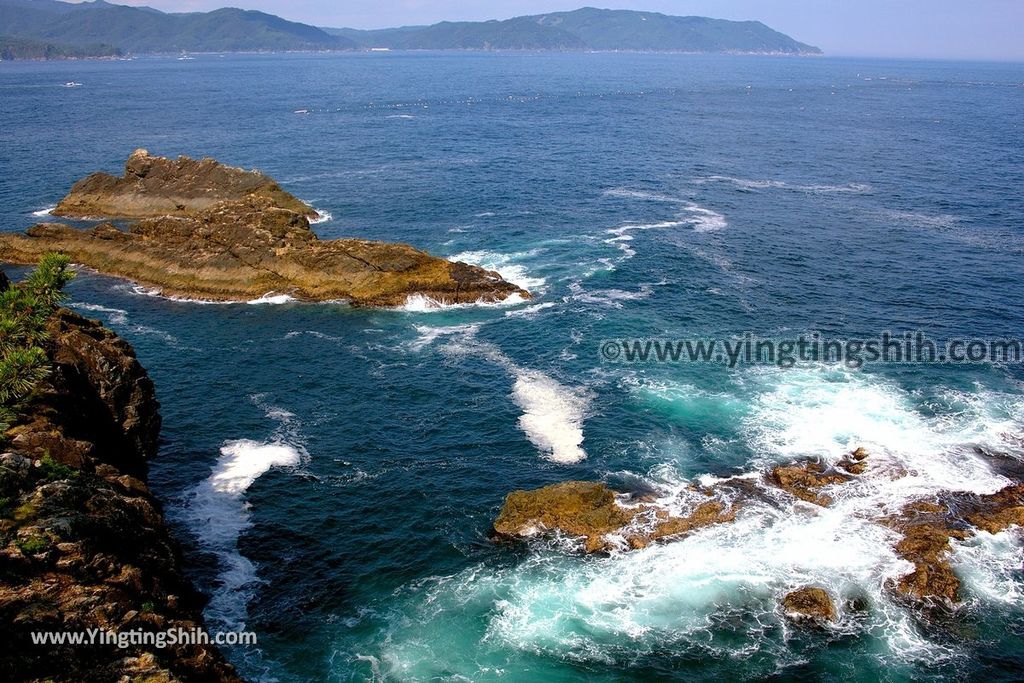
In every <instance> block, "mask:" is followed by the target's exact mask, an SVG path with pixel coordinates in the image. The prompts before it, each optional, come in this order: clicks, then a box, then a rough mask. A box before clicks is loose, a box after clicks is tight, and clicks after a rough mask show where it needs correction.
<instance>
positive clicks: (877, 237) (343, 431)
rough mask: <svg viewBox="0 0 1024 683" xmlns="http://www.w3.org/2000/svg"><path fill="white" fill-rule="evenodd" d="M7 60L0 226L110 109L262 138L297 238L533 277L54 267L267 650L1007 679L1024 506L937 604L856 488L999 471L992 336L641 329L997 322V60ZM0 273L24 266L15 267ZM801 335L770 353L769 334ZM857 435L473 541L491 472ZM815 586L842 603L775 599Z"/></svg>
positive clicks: (741, 453) (679, 477)
mask: <svg viewBox="0 0 1024 683" xmlns="http://www.w3.org/2000/svg"><path fill="white" fill-rule="evenodd" d="M194 57H195V58H194V59H190V60H180V59H177V58H174V57H168V58H156V57H154V58H137V59H134V60H131V61H68V62H4V63H0V122H2V125H0V169H2V170H0V229H2V230H6V231H21V230H24V229H25V228H27V227H29V226H31V225H33V224H34V223H36V222H39V221H43V220H52V219H50V218H48V211H49V210H50V209H52V207H53V206H54V205H55V204H56V203H57V201H59V200H60V198H61V197H62V196H63V195H64V194H65V193H66V192H67V191H68V189H69V188H70V186H71V185H72V184H73V183H74V182H75V181H76V180H78V179H80V178H82V177H84V176H85V175H87V174H88V173H91V172H93V171H96V170H104V171H108V172H112V173H119V172H120V169H121V168H122V166H123V164H124V161H125V159H126V158H127V157H128V155H129V154H130V153H131V152H132V150H134V149H135V148H138V147H143V148H146V149H148V150H149V151H150V152H151V153H154V154H159V155H164V156H177V155H179V154H185V155H189V156H193V157H203V156H211V157H214V158H216V159H218V160H220V161H222V162H224V163H227V164H230V165H233V166H239V167H243V168H246V169H249V168H256V169H259V170H261V171H263V172H265V173H267V174H269V175H271V176H273V177H274V178H275V179H277V180H278V181H279V182H280V183H281V185H282V186H284V188H286V189H287V190H289V191H290V192H292V193H294V194H295V195H297V196H298V197H300V198H301V199H303V200H306V201H307V202H309V203H310V204H311V205H312V206H314V207H316V209H317V210H318V211H320V212H321V213H322V215H323V219H322V220H321V221H320V222H318V223H317V224H316V225H314V226H313V228H314V229H315V230H316V232H317V234H318V235H319V236H320V237H321V238H324V239H330V238H337V237H359V238H366V239H373V240H388V241H398V242H405V243H409V244H412V245H415V246H416V247H418V248H422V249H425V250H427V251H429V252H431V253H433V254H437V255H440V256H445V257H450V258H453V259H457V260H461V261H465V262H468V263H473V264H477V265H480V266H483V267H485V268H488V269H491V270H495V271H497V272H498V273H500V274H501V275H502V276H504V277H505V278H506V279H508V280H510V281H512V282H514V283H517V284H519V285H521V286H522V287H524V288H525V289H527V290H529V291H530V292H531V293H532V294H533V298H532V299H530V300H528V301H516V300H513V301H509V302H505V303H504V304H502V305H468V306H457V307H455V306H448V305H445V304H444V302H438V301H432V300H429V299H425V298H422V297H419V298H417V297H412V298H410V299H409V301H408V302H407V304H406V305H405V306H404V307H400V308H395V309H356V308H351V307H349V306H346V305H345V304H343V303H323V304H310V303H301V302H296V301H293V300H290V299H289V298H288V297H287V296H282V295H281V293H268V295H267V296H266V297H263V298H261V299H259V300H256V301H250V302H239V303H237V304H208V303H202V302H190V301H179V300H171V299H167V298H162V297H161V296H159V294H158V293H157V292H153V291H149V290H147V289H146V288H144V287H139V286H136V285H133V284H131V283H127V282H123V281H119V280H116V279H112V278H108V277H103V276H101V275H98V274H96V273H93V272H89V271H88V270H84V269H83V270H81V272H80V273H79V276H78V278H77V279H76V280H75V281H74V282H73V283H72V284H71V286H70V287H69V294H70V298H69V302H68V305H69V306H70V307H72V308H73V309H75V310H77V311H79V312H81V313H82V314H84V315H86V316H89V317H91V318H95V319H98V320H101V321H102V322H103V323H104V324H106V325H108V326H109V327H110V328H111V329H113V330H115V331H116V332H118V333H119V334H120V335H122V336H123V337H124V338H125V339H127V340H128V341H129V342H131V344H132V345H133V346H134V347H135V349H136V351H137V353H138V356H139V358H140V360H141V362H142V363H143V365H145V367H146V368H147V369H148V370H149V373H150V375H151V376H152V378H153V380H154V381H155V383H156V386H157V389H158V397H159V400H160V402H161V404H162V414H163V418H164V429H163V434H162V439H161V447H160V452H159V455H158V457H156V458H155V459H154V460H153V461H152V462H151V463H150V480H151V484H152V487H153V489H154V490H155V492H156V493H157V495H158V496H159V498H160V499H161V501H162V502H163V505H164V506H165V508H166V511H167V516H168V519H169V520H170V522H171V524H172V525H173V531H174V533H175V535H176V536H177V538H178V539H179V540H180V542H181V543H182V545H183V547H184V552H185V560H186V563H187V567H188V570H189V573H190V576H191V577H192V579H193V580H194V581H195V583H196V585H197V586H198V587H199V588H200V590H201V591H203V592H204V593H205V594H206V595H207V596H208V597H209V604H208V605H207V607H206V610H205V615H206V619H207V622H208V625H209V627H210V629H211V630H220V631H250V632H253V633H255V634H257V636H258V643H257V644H256V645H249V646H234V647H227V648H225V652H226V653H227V655H228V657H229V659H230V660H231V661H232V662H233V663H234V664H235V665H236V666H237V668H238V670H239V672H240V673H241V674H242V675H243V676H244V677H246V678H248V679H250V680H254V681H288V682H290V681H509V682H518V681H545V682H548V681H550V682H556V681H566V682H569V681H626V680H629V681H665V680H677V681H723V680H729V681H733V680H735V681H753V680H777V681H791V680H793V681H876V680H886V681H904V680H915V681H931V680H935V681H938V680H964V679H973V680H987V681H1009V680H1019V679H1020V678H1021V676H1022V671H1024V645H1022V643H1024V640H1022V637H1024V571H1022V563H1024V551H1022V545H1021V534H1020V531H1019V530H1014V529H1011V530H1009V531H1005V532H1003V533H1000V534H995V535H992V534H988V533H985V532H979V533H978V534H976V535H975V536H973V537H971V538H969V539H967V540H964V541H957V542H956V543H955V544H954V547H953V552H952V556H951V557H952V563H953V566H954V568H955V571H956V573H957V575H958V576H959V577H960V578H961V579H962V581H963V588H962V598H963V600H962V603H961V604H960V605H959V606H958V607H957V608H956V609H955V610H954V611H952V612H951V613H948V614H944V615H941V616H939V617H932V618H927V617H925V616H924V615H922V614H921V613H920V612H919V611H918V610H916V609H915V608H914V607H913V606H912V605H909V604H907V603H906V602H904V601H902V600H899V599H897V598H895V597H894V595H893V593H892V591H891V590H890V589H889V588H888V586H889V585H890V584H891V582H892V581H893V580H894V579H897V578H898V577H900V576H902V575H904V574H906V573H908V572H909V571H910V568H911V567H910V565H909V564H908V563H907V562H906V561H904V560H902V559H900V557H899V556H897V554H896V553H895V551H894V549H893V545H894V544H895V543H896V542H897V541H898V539H899V537H898V535H896V533H895V532H894V531H892V530H890V529H888V528H886V527H884V526H882V525H879V524H877V523H876V522H875V521H873V520H875V519H877V518H878V517H879V516H882V515H884V514H888V513H894V512H896V511H898V510H899V509H900V508H901V507H902V506H903V505H904V504H906V503H907V502H910V501H913V500H919V499H929V498H934V497H935V496H936V495H937V494H939V493H941V492H948V491H961V492H974V493H981V494H984V493H992V492H994V491H996V490H998V489H1000V488H1002V487H1003V486H1005V485H1007V484H1008V483H1009V482H1010V481H1011V480H1013V479H1014V478H1016V479H1019V478H1020V476H1021V471H1022V469H1024V372H1022V367H1021V365H1020V363H1014V362H980V363H923V362H921V363H916V362H915V363H896V362H888V363H884V362H877V363H864V364H863V365H860V366H858V367H855V366H856V365H857V364H855V363H848V362H834V361H830V360H827V359H819V360H817V361H814V360H809V361H800V362H796V363H795V364H793V365H792V367H783V364H781V363H773V362H749V363H737V364H736V365H735V366H733V367H730V364H729V363H720V362H714V361H713V360H712V361H710V362H702V361H700V360H699V359H698V360H695V361H689V360H686V359H685V358H684V359H682V360H678V361H673V360H672V359H667V360H665V361H664V362H659V361H657V360H656V359H655V360H651V359H650V358H649V359H648V361H646V362H643V361H636V360H634V361H629V360H624V359H623V358H621V357H620V358H618V359H614V358H610V354H608V353H607V352H603V349H605V348H606V347H605V345H606V344H607V343H608V342H612V343H613V344H622V343H624V342H627V341H629V340H651V339H668V340H684V339H685V340H701V339H703V340H730V339H732V340H736V339H743V338H744V337H745V336H747V335H752V336H755V337H756V338H758V339H795V338H797V337H798V336H799V335H801V334H812V333H818V334H819V335H821V336H822V337H823V338H824V337H827V338H834V339H841V340H849V339H875V338H878V337H879V336H880V335H882V334H884V333H886V332H890V333H892V334H894V335H900V334H903V333H904V332H908V331H910V332H915V333H916V332H917V331H922V332H923V333H925V334H927V335H929V337H930V338H934V339H954V338H958V339H982V340H987V339H1007V338H1020V337H1022V336H1024V309H1022V307H1021V304H1020V296H1021V288H1022V285H1024V214H1022V206H1024V65H1021V64H1013V63H981V62H940V61H892V60H868V59H844V58H785V57H768V56H702V55H683V54H629V53H620V54H612V53H595V54H584V53H570V54H561V53H431V52H423V53H403V52H391V53H373V54H263V55H217V54H210V55H195V56H194ZM5 269H6V270H7V272H8V273H9V274H10V275H12V276H14V277H18V276H21V275H23V274H24V273H25V272H26V269H25V268H21V267H10V266H8V267H6V268H5ZM787 365H788V364H787ZM857 447H864V448H865V449H867V450H868V451H869V452H870V454H871V456H870V459H869V462H870V463H871V467H870V468H869V469H868V471H867V473H866V474H864V475H863V476H862V477H860V478H858V479H857V481H856V482H854V483H850V484H847V485H844V487H836V492H835V494H834V495H835V497H836V500H835V503H834V504H833V505H832V506H830V507H818V506H813V505H809V504H806V503H800V502H795V501H793V500H792V499H789V498H787V497H785V496H782V495H779V494H778V493H777V492H776V494H774V495H763V496H760V497H758V496H753V497H751V498H750V500H748V501H747V502H746V503H745V504H744V506H743V507H742V508H741V509H740V510H739V512H738V514H737V518H736V520H735V522H733V523H731V524H722V525H718V526H714V527H708V528H705V529H702V530H700V531H698V532H696V533H693V534H692V535H690V536H689V537H686V538H684V539H682V540H678V541H676V542H673V543H665V544H655V545H651V546H649V547H647V548H644V549H642V550H634V551H625V550H622V551H619V550H615V551H613V552H610V553H603V554H597V555H584V554H581V553H578V552H575V549H576V548H575V546H574V545H573V543H574V541H573V540H572V539H568V538H559V537H557V536H556V537H547V538H543V537H538V538H535V539H533V540H531V541H529V542H524V543H521V544H516V543H500V542H496V541H495V540H493V539H492V537H491V533H490V532H491V525H492V522H493V521H494V519H495V517H496V515H497V513H498V511H499V509H500V508H501V505H502V501H503V500H504V497H505V495H506V494H507V493H509V492H510V491H512V490H516V489H532V488H537V487H541V486H544V485H547V484H552V483H555V482H560V481H566V480H596V481H602V482H605V483H607V484H608V485H609V486H611V487H612V488H614V489H616V490H618V491H624V492H635V493H642V494H644V495H645V496H646V497H647V498H649V499H657V500H658V501H661V502H662V503H663V504H664V505H665V506H667V508H671V506H672V505H675V504H677V503H678V501H681V500H684V499H685V498H686V496H687V495H689V494H688V493H687V492H688V491H691V490H692V488H693V486H694V485H697V484H703V485H710V484H713V483H714V482H716V481H718V480H720V479H724V478H729V477H737V476H738V477H743V478H746V479H748V480H749V481H750V482H752V483H753V484H754V485H757V482H759V481H761V476H762V474H763V473H764V472H765V471H767V470H770V469H771V468H772V467H774V466H776V465H780V464H788V463H792V462H797V461H801V460H804V459H808V458H811V459H818V460H821V461H824V462H826V463H834V462H836V461H838V460H840V459H841V458H843V457H844V455H845V454H846V453H848V452H850V451H851V450H853V449H855V448H857ZM802 586H819V587H822V588H825V589H826V590H827V591H828V592H829V593H830V594H831V595H832V596H833V598H834V599H835V601H836V604H837V608H838V610H839V620H838V621H837V622H836V623H835V624H832V625H830V626H826V627H823V628H803V627H800V626H796V625H794V624H793V623H791V622H790V621H789V620H788V619H787V618H786V616H785V615H784V614H783V610H782V608H781V607H780V605H779V601H780V599H781V597H782V596H783V595H785V594H786V593H787V592H788V591H791V590H793V589H795V588H799V587H802Z"/></svg>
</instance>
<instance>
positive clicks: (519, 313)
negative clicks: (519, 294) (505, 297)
mask: <svg viewBox="0 0 1024 683" xmlns="http://www.w3.org/2000/svg"><path fill="white" fill-rule="evenodd" d="M555 305H556V304H555V303H554V302H552V301H547V302H544V303H542V304H533V305H532V306H526V307H524V308H519V309H516V310H514V311H506V312H505V317H506V318H532V317H533V316H535V315H537V314H538V313H540V312H541V311H546V310H548V309H549V308H554V307H555Z"/></svg>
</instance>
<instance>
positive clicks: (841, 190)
mask: <svg viewBox="0 0 1024 683" xmlns="http://www.w3.org/2000/svg"><path fill="white" fill-rule="evenodd" d="M692 182H693V183H694V184H697V185H704V184H707V183H729V184H731V185H734V186H735V187H738V188H740V189H742V190H789V191H792V192H806V193H810V194H867V193H869V192H871V191H872V188H871V186H870V185H868V184H867V183H846V184H842V185H829V184H818V185H800V184H798V183H787V182H785V181H783V180H748V179H746V178H733V177H731V176H723V175H712V176H706V177H704V178H695V179H694V180H693V181H692Z"/></svg>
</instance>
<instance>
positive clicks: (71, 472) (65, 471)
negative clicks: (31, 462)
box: [39, 455, 80, 481]
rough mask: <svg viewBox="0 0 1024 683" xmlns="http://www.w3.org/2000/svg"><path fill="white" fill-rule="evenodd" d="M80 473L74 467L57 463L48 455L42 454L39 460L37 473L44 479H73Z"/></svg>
mask: <svg viewBox="0 0 1024 683" xmlns="http://www.w3.org/2000/svg"><path fill="white" fill-rule="evenodd" d="M79 473H80V470H76V469H75V468H74V467H68V466H67V465H65V464H63V463H59V462H57V461H56V460H54V459H53V458H51V457H50V456H49V455H44V456H43V457H42V459H41V460H40V461H39V474H40V475H42V478H43V479H44V480H46V481H60V480H61V479H74V478H75V477H77V476H78V475H79Z"/></svg>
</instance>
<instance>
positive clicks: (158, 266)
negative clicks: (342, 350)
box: [0, 150, 530, 306]
mask: <svg viewBox="0 0 1024 683" xmlns="http://www.w3.org/2000/svg"><path fill="white" fill-rule="evenodd" d="M154 169H160V171H159V172H157V171H155V170H154ZM182 169H184V170H182ZM197 169H198V170H197ZM125 174H126V178H127V177H128V176H131V177H132V178H135V177H136V176H138V177H139V178H142V179H141V180H140V179H138V178H136V179H135V180H130V179H127V180H126V179H113V180H111V178H112V176H105V177H100V176H102V174H98V175H94V176H90V177H89V178H87V179H86V180H84V181H82V182H81V183H78V184H76V186H75V189H73V190H72V192H71V194H69V195H68V197H66V198H65V200H64V201H63V202H62V203H61V212H62V213H63V215H69V214H75V215H77V213H76V212H82V213H90V214H92V213H95V212H97V211H99V210H100V209H102V213H104V214H106V215H124V214H130V215H134V216H136V217H138V220H137V221H135V222H133V223H132V224H130V225H129V226H128V227H127V229H123V228H120V227H117V226H115V225H113V224H112V223H109V222H105V223H100V224H98V225H96V226H94V227H92V228H89V229H84V230H83V229H78V228H74V227H71V226H68V225H64V224H61V223H40V224H38V225H36V226H33V227H32V228H29V229H28V231H26V233H25V234H23V235H18V234H12V233H0V262H9V263H19V264H32V263H36V262H37V261H38V260H39V258H40V257H41V256H42V255H43V254H45V253H47V252H54V251H57V252H61V253H64V254H66V255H67V256H69V257H70V258H71V260H72V261H73V262H74V263H77V264H80V265H83V266H86V267H88V268H92V269H94V270H96V271H97V272H99V273H101V274H103V275H109V276H113V277H120V278H125V279H127V280H131V281H133V282H135V283H138V284H140V285H142V286H144V287H147V288H150V289H154V290H157V291H158V292H159V293H160V294H162V295H164V296H170V297H177V298H183V299H194V300H205V301H227V302H244V301H251V300H254V299H259V298H261V297H264V296H266V295H268V294H269V295H288V296H291V297H293V298H295V299H297V300H300V301H346V302H348V303H350V304H352V305H354V306H402V305H405V304H406V302H407V301H408V299H409V297H413V296H419V297H425V298H427V299H430V300H434V301H437V302H439V303H443V304H471V303H478V302H481V303H496V302H501V301H505V300H508V299H509V298H510V297H516V296H518V297H520V298H522V299H529V298H530V294H529V292H526V291H525V290H523V289H521V288H520V287H517V286H516V285H514V284H512V283H509V282H506V281H505V280H503V279H502V277H501V276H500V275H499V274H498V273H496V272H493V271H488V270H484V269H483V268H479V267H477V266H473V265H469V264H466V263H460V262H453V261H447V260H445V259H441V258H437V257H434V256H431V255H429V254H427V253H425V252H423V251H420V250H418V249H415V248H413V247H411V246H409V245H405V244H391V243H386V242H373V241H369V240H362V239H337V240H321V239H319V238H318V237H317V235H316V233H315V232H313V230H312V229H311V228H310V224H309V220H308V216H309V215H311V214H312V215H315V212H313V211H312V209H310V207H308V206H306V205H305V204H302V203H301V202H298V200H296V199H295V198H294V197H292V196H291V195H289V194H287V193H286V192H284V191H283V190H280V188H279V187H278V186H277V185H276V183H273V181H272V180H270V179H269V178H267V177H266V176H262V175H256V176H253V175H252V174H250V173H248V172H245V171H240V170H238V169H230V168H227V167H224V166H222V165H220V164H218V163H217V162H214V161H212V160H203V161H201V162H196V161H194V160H191V159H185V160H184V161H182V160H178V161H176V162H175V161H170V160H167V159H161V158H159V157H151V156H149V155H148V154H146V153H145V152H144V151H143V150H140V151H137V152H136V153H135V154H133V155H132V158H131V159H129V162H128V168H127V170H126V172H125ZM175 174H178V175H175ZM239 174H241V175H239ZM239 178H241V180H240V179H239ZM155 180H160V182H166V183H167V184H168V185H167V187H168V188H169V189H166V190H160V188H161V187H163V186H162V185H159V184H157V185H154V182H155ZM83 183H84V185H83ZM267 183H270V185H268V184H267ZM140 184H142V188H143V189H141V190H139V189H138V187H137V186H139V185H140ZM211 186H212V189H211ZM122 187H128V189H127V190H122ZM158 190H159V191H158ZM242 192H246V193H247V194H244V195H243V196H237V195H239V194H240V193H242ZM147 193H148V194H147ZM168 193H173V194H174V197H173V201H174V202H176V204H175V206H174V207H169V206H168V204H167V197H166V196H163V195H166V194H168ZM183 193H185V194H188V195H189V196H188V197H185V199H182V197H181V196H180V195H182V194H183ZM151 195H153V196H155V199H154V200H153V202H152V203H151V202H149V199H150V198H151ZM193 195H194V196H193ZM225 196H227V197H228V198H227V199H224V197H225ZM83 197H84V198H83ZM139 197H143V199H145V201H143V199H139ZM179 200H181V201H186V200H187V201H188V203H181V202H179ZM296 203H297V204H298V205H296ZM156 211H159V212H161V213H154V212H156Z"/></svg>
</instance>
